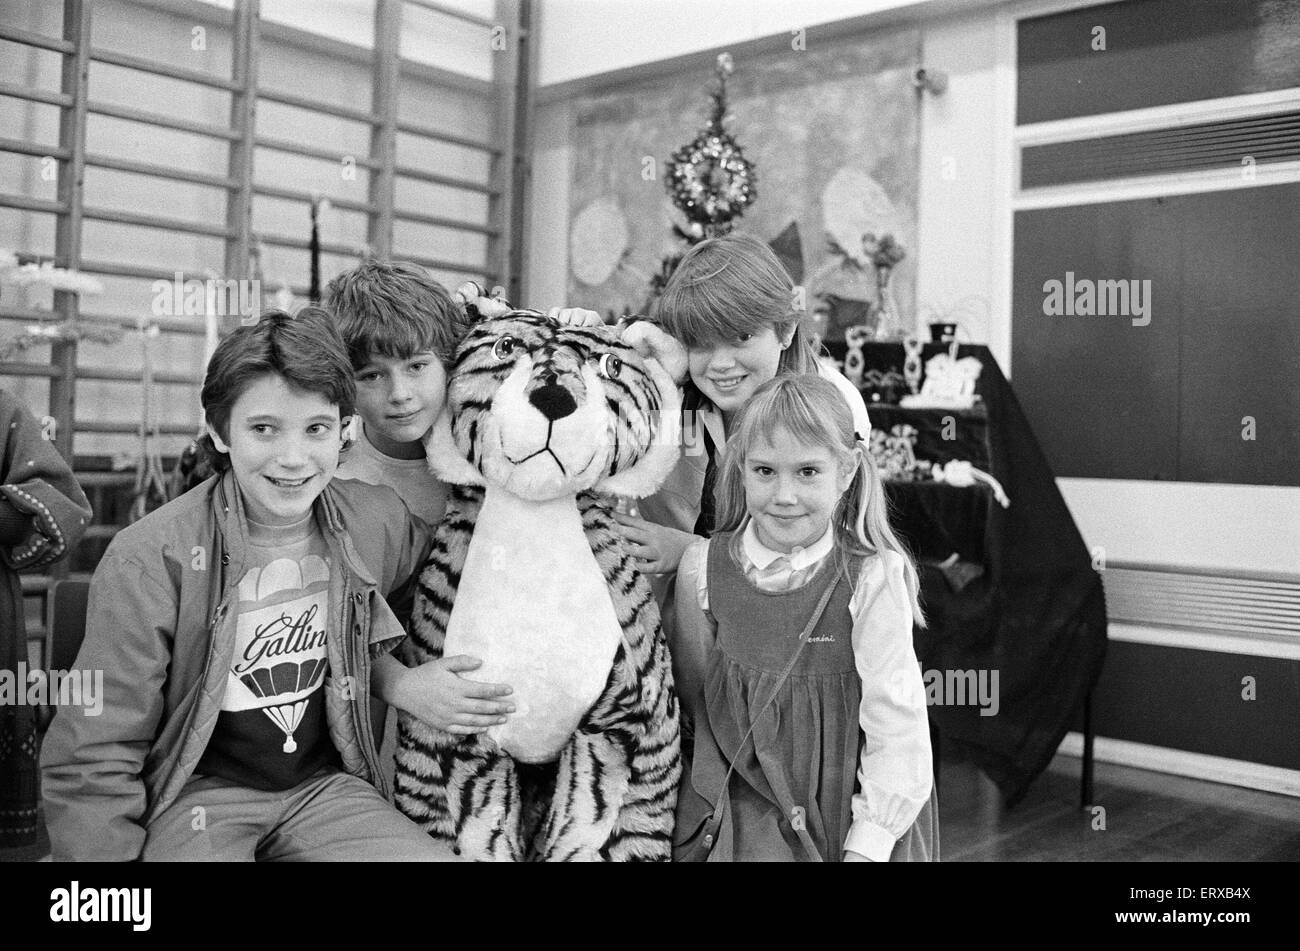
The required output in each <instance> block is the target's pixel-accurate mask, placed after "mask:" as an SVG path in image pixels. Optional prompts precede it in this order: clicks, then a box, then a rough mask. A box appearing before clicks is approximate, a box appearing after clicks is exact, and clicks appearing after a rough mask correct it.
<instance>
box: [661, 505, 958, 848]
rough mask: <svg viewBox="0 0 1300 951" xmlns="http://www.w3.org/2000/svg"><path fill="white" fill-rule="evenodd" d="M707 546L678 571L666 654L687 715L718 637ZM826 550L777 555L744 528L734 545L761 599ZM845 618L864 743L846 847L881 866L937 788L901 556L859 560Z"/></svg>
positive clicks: (800, 575)
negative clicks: (857, 682) (849, 627)
mask: <svg viewBox="0 0 1300 951" xmlns="http://www.w3.org/2000/svg"><path fill="white" fill-rule="evenodd" d="M708 544H709V543H708V539H704V538H702V539H700V540H699V541H697V542H694V543H692V544H691V545H690V547H689V548H687V549H686V552H685V553H684V554H683V556H682V561H681V564H680V565H679V566H678V569H677V586H678V591H679V592H680V593H681V596H679V597H678V598H676V605H675V611H676V621H677V623H676V625H675V626H674V627H675V631H674V635H673V636H674V639H673V643H672V645H671V647H672V651H673V667H674V672H675V673H677V674H678V677H679V680H680V681H681V688H682V689H681V694H682V697H683V699H684V700H685V701H686V702H687V706H688V707H690V706H691V705H693V702H694V701H695V699H696V698H698V697H699V696H702V690H703V684H704V674H705V670H706V668H707V663H708V657H709V653H710V651H711V649H712V647H713V642H714V639H715V637H716V636H717V625H716V623H715V622H714V620H713V616H712V615H711V614H709V586H708V577H707V566H708ZM832 546H833V538H832V535H831V530H830V529H829V528H828V529H827V532H826V534H825V535H824V536H823V537H822V538H821V539H819V540H818V541H817V542H814V543H813V544H812V545H809V546H808V547H807V548H804V549H796V550H795V551H794V552H792V553H791V554H790V555H788V556H787V555H783V554H782V553H781V552H777V551H773V550H772V549H770V548H767V547H766V546H765V545H763V543H762V542H760V541H759V540H758V536H757V534H756V533H755V532H754V530H753V523H752V522H751V523H750V524H748V525H747V526H746V527H745V531H744V535H743V537H742V545H741V550H742V552H743V553H744V556H745V559H746V562H747V563H746V564H745V565H744V568H745V574H746V577H748V578H749V579H750V580H751V581H752V582H754V583H755V584H756V585H757V586H758V587H760V588H761V589H763V590H765V591H781V590H791V589H792V588H796V587H798V586H800V585H801V584H803V583H804V582H805V581H806V580H807V579H808V578H809V577H810V576H811V574H812V572H813V571H814V570H815V569H816V566H817V565H818V564H820V562H821V561H822V559H824V558H825V557H826V556H827V555H829V554H830V553H831V550H832ZM782 558H786V559H788V565H787V564H786V563H780V562H779V559H782ZM774 565H775V567H774ZM786 569H792V571H790V570H786ZM688 591H694V592H695V597H687V596H686V592H688ZM849 615H850V617H851V618H852V619H853V630H852V635H851V639H852V644H853V656H854V660H855V662H856V664H857V669H858V676H859V677H860V678H861V679H862V705H861V708H860V710H859V718H858V722H859V725H860V726H861V728H862V733H863V736H864V737H866V742H865V743H864V744H863V746H862V755H861V759H860V762H859V764H858V789H859V792H858V793H856V794H855V795H854V796H853V804H852V810H853V824H852V826H851V827H850V829H849V834H848V837H847V839H846V840H845V842H844V848H845V849H846V850H851V851H853V852H857V853H858V854H860V855H862V856H864V857H866V858H868V859H872V860H874V861H879V862H887V861H889V854H890V852H891V851H892V850H893V847H894V843H895V842H897V841H898V840H899V839H900V838H901V837H902V836H903V834H904V833H905V832H906V831H907V830H908V827H909V826H911V824H912V822H913V821H914V820H915V819H916V817H917V816H918V815H919V814H920V812H921V809H922V807H924V806H925V804H926V802H927V801H928V800H929V798H930V791H931V787H932V785H933V781H934V777H933V766H932V762H931V753H930V729H929V718H928V713H927V710H926V702H925V687H924V684H923V683H922V679H921V669H920V664H919V663H918V662H917V659H916V652H915V649H914V648H913V646H912V608H911V603H910V601H909V599H908V595H907V586H906V584H905V582H904V580H903V558H902V556H901V555H899V554H897V553H895V552H891V551H886V552H882V553H880V554H877V555H870V556H868V557H867V558H866V559H865V560H864V561H863V564H862V569H861V572H860V573H859V575H858V581H857V584H856V585H855V586H854V589H853V596H852V598H851V599H850V601H849ZM688 698H689V699H688ZM692 712H696V711H692Z"/></svg>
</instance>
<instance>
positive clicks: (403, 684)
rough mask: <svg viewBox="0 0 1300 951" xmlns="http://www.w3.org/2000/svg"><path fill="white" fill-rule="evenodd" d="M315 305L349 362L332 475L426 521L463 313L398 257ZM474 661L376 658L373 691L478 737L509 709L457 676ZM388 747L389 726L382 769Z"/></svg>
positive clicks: (353, 273)
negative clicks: (353, 393) (433, 448)
mask: <svg viewBox="0 0 1300 951" xmlns="http://www.w3.org/2000/svg"><path fill="white" fill-rule="evenodd" d="M323 303H324V306H325V308H326V310H328V311H329V312H330V313H331V314H332V315H333V317H334V320H335V323H336V325H337V326H338V329H339V332H340V334H341V335H342V337H343V341H344V343H345V344H346V346H347V349H348V356H349V357H350V358H351V360H352V367H353V369H354V371H355V373H356V387H357V413H358V415H359V416H360V417H361V420H360V425H359V426H358V427H357V432H356V434H355V436H356V438H355V441H354V442H353V445H352V447H351V448H350V449H348V450H346V451H345V452H344V453H343V458H342V461H341V462H340V463H339V472H338V475H339V478H340V479H357V480H360V481H362V482H369V483H372V484H374V485H386V486H390V487H391V488H393V489H396V490H397V493H398V494H399V495H400V496H401V497H402V498H403V499H404V500H405V501H406V503H407V504H408V505H409V506H410V507H411V510H412V511H413V512H415V514H416V515H418V516H420V517H421V518H422V519H424V520H425V521H426V522H428V523H429V525H430V526H436V525H437V524H438V522H439V521H440V520H441V519H442V514H443V510H444V508H445V507H446V501H447V487H446V486H445V485H443V484H442V483H441V482H439V481H438V480H437V479H436V478H435V477H434V475H433V473H432V472H430V471H429V466H428V462H427V460H426V458H425V440H426V438H427V437H428V435H429V432H430V430H431V429H432V428H433V422H434V420H435V419H437V417H438V414H439V413H440V412H442V407H443V404H444V403H445V402H446V399H447V367H448V366H450V364H451V362H452V358H453V357H454V355H455V352H456V346H457V344H459V343H460V339H461V337H462V336H464V333H465V332H466V331H467V330H468V329H469V327H468V324H467V321H466V317H465V313H464V311H463V310H462V309H461V307H460V306H459V305H458V304H457V303H456V302H455V301H454V300H453V299H452V297H451V295H449V294H448V293H447V291H446V289H445V288H444V287H443V286H442V285H441V284H439V283H438V282H437V281H435V280H433V279H432V278H431V277H429V275H428V274H427V273H425V271H424V269H423V268H421V267H419V266H418V265H415V264H408V263H405V262H402V261H394V262H380V261H365V262H362V263H361V264H358V265H357V266H356V267H354V268H352V270H350V271H345V272H344V273H343V274H340V275H339V276H338V277H336V278H335V279H334V280H332V281H331V282H330V283H329V287H328V288H327V289H326V292H325V300H324V301H323ZM480 666H482V661H481V660H479V659H478V658H476V657H470V656H467V655H459V656H455V657H443V658H440V659H438V660H434V661H430V662H429V663H427V664H424V665H422V666H420V667H417V668H412V669H406V668H403V667H402V666H401V665H400V664H399V663H398V661H397V660H395V659H394V658H391V657H388V658H384V660H383V661H382V662H381V664H380V665H378V666H377V667H376V669H375V674H376V678H377V687H378V693H379V695H380V696H382V697H383V698H384V699H385V700H386V701H388V702H389V703H390V704H392V705H393V706H396V707H400V708H401V709H403V710H405V711H406V712H407V713H410V714H412V715H413V716H416V717H419V718H420V719H421V720H424V721H425V722H427V723H429V724H431V725H433V726H435V727H437V728H438V729H441V730H445V731H448V732H451V733H460V734H470V733H479V732H482V731H483V730H486V729H487V728H488V727H490V726H493V725H495V724H498V723H504V722H505V719H506V717H507V716H508V715H509V714H510V713H513V712H514V709H515V707H514V704H513V703H511V702H510V701H509V700H508V699H506V698H507V697H508V696H509V694H510V693H511V689H510V687H509V685H507V684H489V683H479V682H477V681H473V680H467V679H466V678H464V677H462V676H460V675H461V674H463V673H467V672H469V671H472V670H475V669H476V668H478V667H480ZM389 719H390V721H392V720H394V719H395V718H391V717H390V718H389ZM393 745H394V743H393V736H392V730H391V728H390V730H389V734H388V735H387V736H386V738H385V743H384V744H383V750H384V763H385V768H387V767H388V765H389V764H390V763H391V755H390V753H391V750H392V748H393Z"/></svg>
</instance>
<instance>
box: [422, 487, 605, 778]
mask: <svg viewBox="0 0 1300 951" xmlns="http://www.w3.org/2000/svg"><path fill="white" fill-rule="evenodd" d="M622 637H623V629H622V627H621V626H620V625H619V622H618V616H617V615H616V614H615V613H614V603H613V601H612V599H611V598H610V593H609V588H608V586H607V585H606V584H605V577H604V575H603V574H602V573H601V570H600V566H599V565H597V564H596V557H595V556H594V555H593V554H592V553H591V546H590V544H589V543H588V541H587V536H586V535H585V534H584V533H583V531H582V515H581V513H580V512H579V511H578V506H577V501H576V499H574V498H573V497H572V496H569V497H566V498H561V499H555V500H553V501H550V502H531V501H526V500H524V499H521V498H519V497H517V496H514V495H511V494H510V493H509V492H507V491H505V490H504V489H501V488H498V487H496V486H488V488H487V490H486V495H485V496H484V498H483V505H482V508H480V510H479V514H478V519H477V522H476V524H475V527H474V536H473V538H471V540H470V544H469V550H468V552H467V553H466V556H465V566H464V568H463V569H462V571H461V576H460V584H459V586H458V588H457V591H456V600H455V603H454V605H453V607H452V612H451V618H450V620H449V621H448V623H447V638H446V641H445V644H444V647H443V656H445V657H452V656H454V655H456V654H470V655H472V656H474V657H478V658H479V659H481V660H482V661H483V666H482V667H480V668H478V669H477V670H474V671H471V672H470V673H469V674H468V675H466V676H467V677H468V678H469V679H472V680H477V681H483V682H489V683H504V684H509V685H510V686H511V687H513V688H514V693H513V694H512V695H511V697H510V699H511V700H512V701H513V702H514V704H515V707H516V710H515V713H513V714H511V716H510V718H509V720H507V722H506V723H504V724H502V725H501V726H495V727H492V728H490V729H489V730H488V731H487V732H488V736H489V737H491V738H492V739H494V740H496V741H497V742H498V743H499V744H500V745H501V747H502V749H504V750H505V751H506V752H507V753H508V754H510V755H511V756H513V757H514V758H515V759H517V760H521V761H523V762H527V763H541V762H547V761H550V760H553V759H555V758H556V756H558V755H559V752H560V750H561V749H563V748H564V745H565V743H567V742H568V740H569V737H571V736H572V735H573V732H574V730H575V729H576V728H577V726H578V723H579V722H580V721H581V719H582V717H583V715H584V714H585V713H586V712H587V711H588V710H589V709H590V708H591V706H592V705H593V704H594V703H595V702H596V700H597V699H598V698H599V697H600V695H601V692H602V691H603V690H604V689H605V684H606V683H607V681H608V679H609V672H610V668H611V667H612V666H613V663H614V655H615V652H616V651H617V649H618V644H619V641H620V640H621V639H622Z"/></svg>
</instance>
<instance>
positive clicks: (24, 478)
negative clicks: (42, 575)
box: [0, 390, 90, 570]
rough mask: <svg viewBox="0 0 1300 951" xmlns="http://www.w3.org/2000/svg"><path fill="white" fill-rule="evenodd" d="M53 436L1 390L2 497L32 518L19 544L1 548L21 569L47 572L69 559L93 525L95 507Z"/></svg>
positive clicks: (8, 561)
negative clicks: (39, 569)
mask: <svg viewBox="0 0 1300 951" xmlns="http://www.w3.org/2000/svg"><path fill="white" fill-rule="evenodd" d="M50 435H52V433H50V432H49V431H48V430H47V429H46V427H44V426H42V424H41V423H40V422H38V421H37V419H36V417H34V416H33V415H32V414H31V413H30V412H29V411H28V410H27V408H26V407H25V406H23V405H22V403H20V402H19V401H18V400H17V399H16V398H15V397H14V396H12V395H11V394H9V393H7V392H5V391H4V390H0V498H3V500H4V502H5V503H6V505H7V506H8V507H9V508H11V509H12V510H14V511H16V512H17V513H19V515H21V516H23V517H24V518H25V519H27V522H26V528H27V530H26V531H25V532H23V533H22V536H23V537H22V538H20V539H19V540H18V541H16V542H13V543H10V544H7V545H4V546H0V559H3V561H4V563H5V564H6V565H8V566H9V567H10V568H13V569H15V570H20V569H29V568H42V567H44V566H46V565H48V564H50V563H52V562H54V561H57V560H58V559H60V558H62V557H63V556H64V555H65V554H67V552H68V550H69V549H70V548H71V547H72V546H73V545H75V544H76V543H77V541H78V540H79V539H80V538H81V534H82V532H84V531H85V530H86V525H87V524H89V522H90V503H89V502H87V501H86V494H85V493H84V492H82V491H81V487H80V486H79V485H77V480H76V479H74V478H73V476H72V469H71V468H69V466H68V464H67V463H66V462H64V460H63V457H62V456H61V455H59V452H58V450H57V449H55V448H54V444H53V443H52V442H51V441H50V440H49V439H48V438H46V437H47V436H50Z"/></svg>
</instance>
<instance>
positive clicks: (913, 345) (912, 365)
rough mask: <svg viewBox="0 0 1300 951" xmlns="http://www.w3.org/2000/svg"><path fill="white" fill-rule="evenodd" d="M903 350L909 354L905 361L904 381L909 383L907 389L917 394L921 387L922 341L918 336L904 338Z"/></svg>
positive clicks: (909, 335) (912, 335) (911, 335)
mask: <svg viewBox="0 0 1300 951" xmlns="http://www.w3.org/2000/svg"><path fill="white" fill-rule="evenodd" d="M903 350H904V351H906V353H907V356H906V358H905V359H904V360H903V379H904V380H906V381H907V388H908V389H909V390H911V391H912V392H913V393H915V392H916V391H917V389H918V388H919V387H920V386H921V341H920V340H919V339H918V338H917V336H916V334H908V335H907V336H906V337H904V338H903Z"/></svg>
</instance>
